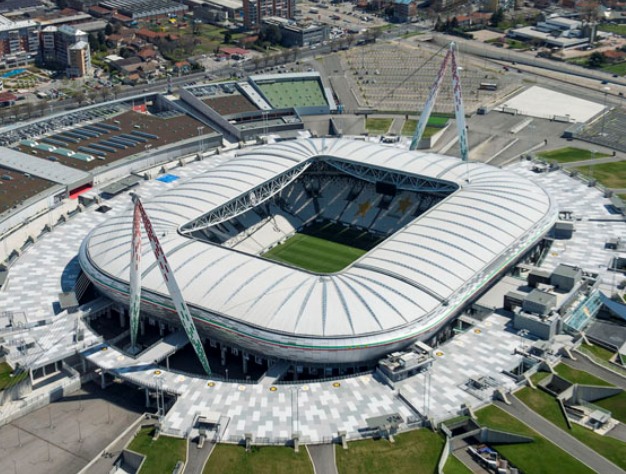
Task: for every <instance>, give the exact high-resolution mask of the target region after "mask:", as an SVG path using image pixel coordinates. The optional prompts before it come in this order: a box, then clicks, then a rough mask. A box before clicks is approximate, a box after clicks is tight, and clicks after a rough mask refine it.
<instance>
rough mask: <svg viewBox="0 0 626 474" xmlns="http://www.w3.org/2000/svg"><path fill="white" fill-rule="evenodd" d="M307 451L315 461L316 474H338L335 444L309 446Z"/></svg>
mask: <svg viewBox="0 0 626 474" xmlns="http://www.w3.org/2000/svg"><path fill="white" fill-rule="evenodd" d="M306 449H307V450H308V451H309V456H311V460H312V461H313V466H314V467H315V474H337V466H336V465H335V445H334V444H312V445H307V447H306Z"/></svg>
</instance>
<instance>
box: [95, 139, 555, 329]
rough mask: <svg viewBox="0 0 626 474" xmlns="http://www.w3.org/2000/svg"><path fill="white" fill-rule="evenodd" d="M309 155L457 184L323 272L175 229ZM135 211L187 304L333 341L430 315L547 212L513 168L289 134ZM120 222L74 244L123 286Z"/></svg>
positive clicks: (479, 277) (550, 213)
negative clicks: (146, 222)
mask: <svg viewBox="0 0 626 474" xmlns="http://www.w3.org/2000/svg"><path fill="white" fill-rule="evenodd" d="M314 157H333V158H337V159H340V160H343V161H349V162H354V163H361V164H364V165H372V166H377V167H379V168H380V167H382V168H388V169H390V170H395V171H399V172H401V173H407V174H415V175H420V176H424V177H428V178H436V179H439V180H444V181H448V182H452V183H456V185H458V186H459V189H458V190H457V191H455V192H454V193H452V194H451V195H449V196H448V197H447V198H445V199H444V200H443V201H442V202H440V203H439V204H437V205H436V206H435V207H433V208H431V209H430V210H428V211H427V212H426V213H424V214H423V215H421V216H420V217H418V218H417V219H415V220H413V221H411V222H410V223H409V224H408V225H406V226H405V227H403V228H401V229H400V230H399V231H398V232H396V233H395V234H393V235H392V236H390V237H389V238H388V239H386V240H385V241H384V242H382V243H381V244H379V245H378V246H377V247H375V248H374V249H373V250H371V251H370V252H368V253H367V254H365V255H364V256H363V257H361V258H360V259H359V260H357V261H356V262H354V263H353V264H352V265H351V266H349V267H347V268H346V269H344V270H343V271H341V272H338V273H337V274H333V275H323V276H322V275H317V274H314V273H310V272H307V271H305V270H300V269H297V268H292V267H289V266H285V265H281V264H279V263H276V262H273V261H269V260H266V259H263V258H260V257H256V256H253V255H249V254H244V253H241V252H237V251H234V250H232V249H229V248H225V247H222V246H219V245H215V244H209V243H206V242H201V241H198V240H194V239H191V238H188V237H187V236H184V235H182V234H180V233H179V232H178V230H179V228H180V227H181V226H182V225H183V224H186V223H188V222H190V221H192V220H194V219H197V218H198V217H200V216H201V215H203V214H204V213H206V212H208V211H210V210H211V209H214V208H216V207H218V206H220V205H223V204H225V203H227V202H228V201H230V200H233V199H234V198H236V197H238V196H240V195H243V194H245V193H247V192H248V191H249V190H251V189H252V188H254V187H256V186H258V185H260V184H262V183H263V182H266V181H268V180H270V179H271V178H273V177H274V176H275V175H277V174H279V173H283V172H285V171H287V170H289V169H290V168H293V167H295V166H297V165H299V164H300V163H302V162H304V161H306V160H310V159H312V158H314ZM468 178H469V181H467V179H468ZM129 204H130V199H129ZM144 206H145V208H146V211H147V212H148V214H149V216H150V218H151V220H152V222H153V226H154V229H155V231H156V233H157V235H158V236H159V238H160V240H161V244H162V246H163V248H164V251H165V253H166V255H167V258H168V260H169V263H170V266H171V268H172V269H173V271H174V273H175V275H176V279H177V281H178V283H179V285H180V287H181V289H182V291H183V294H184V296H185V299H186V300H187V301H188V303H190V304H191V305H194V306H196V307H200V308H203V309H205V310H207V311H209V312H211V313H213V314H217V315H220V316H223V317H225V318H228V319H229V320H232V321H236V322H237V323H240V324H243V325H245V326H250V327H253V328H256V329H261V330H264V331H270V332H272V333H279V334H282V335H287V336H294V335H295V336H305V337H313V338H342V339H345V338H354V337H360V336H365V335H372V334H381V333H386V332H388V331H390V330H392V329H398V328H406V327H408V326H411V325H412V326H415V324H416V323H419V324H422V322H423V323H426V322H429V320H428V317H429V315H431V314H433V312H435V310H437V309H438V308H439V309H441V307H443V306H448V305H449V304H450V305H451V306H452V305H454V304H457V305H458V304H460V303H462V302H463V301H465V300H466V298H467V297H468V294H473V293H474V292H475V291H476V290H477V289H479V288H480V287H481V286H480V285H484V283H485V282H486V281H488V280H489V278H486V277H487V276H489V275H488V273H489V271H491V270H492V267H493V266H494V262H496V261H498V262H499V261H501V260H502V256H503V255H505V254H508V253H511V254H512V256H516V255H519V254H520V253H521V252H522V251H523V250H525V248H527V247H528V245H530V243H531V242H530V240H528V236H530V235H532V238H533V239H535V240H536V239H537V238H539V237H540V236H541V235H543V233H545V232H546V231H547V230H548V229H549V227H550V226H551V224H552V223H553V222H554V219H555V208H554V205H553V203H552V202H551V200H550V198H549V196H548V195H547V194H546V192H545V191H544V190H543V189H542V188H540V187H539V186H537V185H536V184H534V183H532V182H531V181H529V180H528V179H526V178H523V177H521V176H519V175H516V174H514V173H512V172H509V171H506V170H502V169H498V168H494V167H492V166H489V165H485V164H482V163H469V164H468V163H464V162H462V161H460V160H459V159H457V158H453V157H449V156H443V155H437V154H431V153H422V152H410V151H405V150H401V149H398V148H392V147H386V146H382V145H374V144H371V143H368V142H363V141H353V140H347V139H309V140H299V141H290V142H283V143H279V144H274V145H266V146H262V147H257V148H252V149H248V150H245V151H241V152H239V155H238V156H237V157H235V158H233V159H231V160H229V161H226V162H224V163H223V164H221V165H220V166H218V167H216V168H215V169H212V170H210V171H207V172H206V173H204V174H202V175H200V176H197V177H195V178H192V179H190V180H188V181H186V182H183V183H181V184H180V185H178V186H177V187H175V188H173V189H171V190H168V191H165V192H164V193H162V194H161V195H159V196H158V197H156V198H154V199H152V200H150V201H149V202H146V203H144ZM131 223H132V208H130V207H129V210H128V211H127V212H126V213H124V214H123V215H121V216H120V217H116V218H113V219H111V220H109V221H108V222H106V223H105V224H103V225H101V226H100V227H98V228H97V229H95V230H94V231H93V232H92V233H91V234H90V237H88V240H87V242H86V243H85V245H84V250H86V252H87V255H88V258H89V261H90V262H91V264H92V265H93V266H94V267H95V268H96V269H98V272H100V273H101V274H104V275H107V276H109V277H113V278H114V279H115V280H117V281H121V282H124V284H126V283H127V282H128V279H129V267H130V263H131V259H130V241H131ZM522 239H526V240H525V242H526V243H525V244H524V245H525V247H524V245H520V241H521V240H522ZM142 248H143V257H142V258H143V262H144V264H143V268H144V273H143V287H144V291H146V290H149V291H152V292H155V293H159V294H163V295H166V294H167V290H166V288H165V285H164V283H163V280H162V278H161V275H160V273H159V270H158V268H157V267H156V263H155V260H154V257H153V256H152V253H151V251H150V246H149V243H148V241H147V238H146V237H145V235H144V242H143V246H142ZM513 254H515V255H513ZM508 261H509V260H507V262H508ZM499 268H502V267H501V266H500V267H499ZM90 276H92V277H93V275H90ZM468 282H470V283H471V286H468ZM468 290H469V292H468Z"/></svg>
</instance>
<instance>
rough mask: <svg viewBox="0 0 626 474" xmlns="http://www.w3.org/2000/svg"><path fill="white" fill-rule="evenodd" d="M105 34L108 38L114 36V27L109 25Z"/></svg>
mask: <svg viewBox="0 0 626 474" xmlns="http://www.w3.org/2000/svg"><path fill="white" fill-rule="evenodd" d="M104 34H105V35H107V36H110V35H112V34H113V27H112V26H111V23H107V26H105V27H104Z"/></svg>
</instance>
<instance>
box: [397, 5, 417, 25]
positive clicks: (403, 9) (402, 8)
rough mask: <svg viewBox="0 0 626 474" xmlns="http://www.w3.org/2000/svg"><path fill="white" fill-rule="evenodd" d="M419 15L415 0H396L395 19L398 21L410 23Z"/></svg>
mask: <svg viewBox="0 0 626 474" xmlns="http://www.w3.org/2000/svg"><path fill="white" fill-rule="evenodd" d="M416 15H417V2H415V0H394V2H393V19H394V21H396V22H398V23H408V22H410V21H411V20H412V19H413V18H414V17H415V16H416Z"/></svg>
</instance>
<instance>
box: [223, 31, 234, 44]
mask: <svg viewBox="0 0 626 474" xmlns="http://www.w3.org/2000/svg"><path fill="white" fill-rule="evenodd" d="M223 35H224V44H230V42H231V41H232V40H233V34H232V33H231V32H230V30H226V31H224V32H223Z"/></svg>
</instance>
